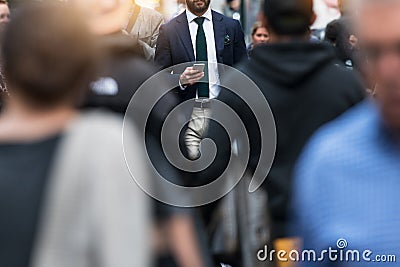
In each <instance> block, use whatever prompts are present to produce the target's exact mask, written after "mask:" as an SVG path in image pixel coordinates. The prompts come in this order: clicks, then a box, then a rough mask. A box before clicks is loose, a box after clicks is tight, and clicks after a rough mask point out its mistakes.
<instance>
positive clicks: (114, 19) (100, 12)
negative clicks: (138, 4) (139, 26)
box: [70, 0, 132, 35]
mask: <svg viewBox="0 0 400 267" xmlns="http://www.w3.org/2000/svg"><path fill="white" fill-rule="evenodd" d="M70 2H71V3H72V4H74V5H76V7H78V8H79V9H80V10H81V11H82V12H83V13H84V17H85V18H87V21H88V23H89V26H90V28H91V30H92V31H93V33H95V34H99V35H104V34H110V33H115V32H118V31H121V29H122V27H123V26H124V24H125V23H126V22H127V21H128V16H129V7H130V5H131V4H132V0H70Z"/></svg>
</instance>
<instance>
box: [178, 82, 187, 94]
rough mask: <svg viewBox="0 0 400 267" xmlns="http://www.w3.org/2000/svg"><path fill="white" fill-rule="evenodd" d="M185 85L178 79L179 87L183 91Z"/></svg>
mask: <svg viewBox="0 0 400 267" xmlns="http://www.w3.org/2000/svg"><path fill="white" fill-rule="evenodd" d="M186 87H187V85H182V84H181V80H180V79H179V88H180V89H181V90H182V91H184V90H185V89H186Z"/></svg>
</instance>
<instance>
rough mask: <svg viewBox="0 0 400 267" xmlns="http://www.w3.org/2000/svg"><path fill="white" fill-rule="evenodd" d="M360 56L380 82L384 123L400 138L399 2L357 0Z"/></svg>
mask: <svg viewBox="0 0 400 267" xmlns="http://www.w3.org/2000/svg"><path fill="white" fill-rule="evenodd" d="M354 2H355V3H354V4H355V5H356V6H355V7H353V8H356V15H355V29H356V32H357V37H358V38H359V42H360V49H361V52H363V54H364V55H365V56H366V58H367V61H368V67H369V70H370V71H371V75H373V77H374V78H375V80H376V82H377V94H378V102H379V104H380V107H381V111H382V115H383V117H384V119H385V121H386V122H387V123H388V124H389V125H390V126H391V127H392V128H395V129H396V130H397V131H398V132H399V134H400V75H399V73H400V27H399V25H400V16H399V14H400V0H355V1H354Z"/></svg>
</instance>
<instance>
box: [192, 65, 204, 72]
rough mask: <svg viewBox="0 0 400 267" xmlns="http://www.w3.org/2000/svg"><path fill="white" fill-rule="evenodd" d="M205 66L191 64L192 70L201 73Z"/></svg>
mask: <svg viewBox="0 0 400 267" xmlns="http://www.w3.org/2000/svg"><path fill="white" fill-rule="evenodd" d="M205 66H206V65H205V64H204V63H195V64H193V69H194V70H198V71H201V72H203V71H204V68H205Z"/></svg>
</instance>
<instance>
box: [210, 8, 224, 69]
mask: <svg viewBox="0 0 400 267" xmlns="http://www.w3.org/2000/svg"><path fill="white" fill-rule="evenodd" d="M212 16H213V26H214V38H215V49H216V51H217V57H218V63H224V62H223V51H224V40H225V35H226V29H225V23H224V22H223V19H224V17H223V16H222V15H221V14H219V13H217V12H215V11H214V10H212Z"/></svg>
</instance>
